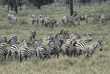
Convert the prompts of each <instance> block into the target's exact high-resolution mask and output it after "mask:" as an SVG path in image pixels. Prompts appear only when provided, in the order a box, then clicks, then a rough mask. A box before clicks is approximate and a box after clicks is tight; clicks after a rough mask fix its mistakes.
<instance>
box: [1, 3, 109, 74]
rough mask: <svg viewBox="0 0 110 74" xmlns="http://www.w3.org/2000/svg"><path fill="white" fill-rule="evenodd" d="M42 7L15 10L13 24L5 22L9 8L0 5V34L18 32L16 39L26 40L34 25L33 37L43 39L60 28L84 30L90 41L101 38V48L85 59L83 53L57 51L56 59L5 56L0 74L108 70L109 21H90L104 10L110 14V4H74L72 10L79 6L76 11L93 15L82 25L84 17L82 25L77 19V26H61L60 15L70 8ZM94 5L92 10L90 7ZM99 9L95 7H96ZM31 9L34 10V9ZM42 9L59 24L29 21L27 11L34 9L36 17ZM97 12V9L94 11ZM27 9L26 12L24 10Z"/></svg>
mask: <svg viewBox="0 0 110 74" xmlns="http://www.w3.org/2000/svg"><path fill="white" fill-rule="evenodd" d="M44 7H46V8H42V9H41V10H38V9H36V10H35V11H34V10H33V9H30V10H25V9H23V10H21V11H20V12H22V13H18V15H17V18H18V23H17V24H16V25H13V24H11V23H9V22H8V20H7V18H6V17H7V14H8V12H6V11H7V9H6V8H4V9H3V8H0V9H1V10H2V11H0V13H2V14H0V19H1V20H2V21H0V36H1V35H5V36H6V37H7V38H8V40H9V38H10V36H11V34H13V33H14V34H17V37H18V41H19V42H20V41H21V40H22V39H27V40H28V33H29V31H30V30H31V29H36V32H37V35H36V38H38V39H43V37H44V36H45V35H47V34H48V33H52V34H56V33H59V32H60V30H61V29H64V28H65V29H66V30H68V31H69V33H72V32H76V33H85V34H92V39H93V41H96V40H103V51H99V49H97V50H96V51H95V53H94V54H93V56H92V57H90V58H87V59H84V56H83V55H81V56H80V57H72V58H71V57H67V56H64V57H63V56H62V53H60V56H59V59H57V58H55V57H54V56H51V59H48V60H45V61H43V60H41V59H37V58H36V57H34V58H32V59H31V60H30V59H28V60H27V61H25V60H23V62H22V63H20V62H19V61H17V60H14V61H10V60H8V59H6V60H2V61H0V74H7V73H8V74H110V70H109V69H110V60H109V59H110V54H109V53H110V48H109V46H110V38H109V37H110V34H109V32H110V29H109V28H110V25H109V24H110V22H109V23H107V24H101V23H96V24H95V25H94V24H93V22H92V19H93V17H95V16H99V15H102V14H103V13H106V14H109V12H110V10H109V9H110V7H108V6H107V5H105V6H104V5H102V6H100V7H99V6H96V5H93V6H90V7H89V6H87V8H85V7H84V6H82V7H81V8H79V7H77V6H74V11H77V9H78V10H79V11H78V13H80V14H85V15H89V13H90V14H91V15H92V16H93V17H90V18H89V21H88V22H89V24H88V25H85V21H82V22H81V25H80V26H78V25H77V22H75V24H76V27H75V28H74V27H69V24H68V25H65V26H63V24H62V22H61V19H62V17H63V16H64V15H67V16H68V15H69V9H67V7H65V6H62V7H61V6H60V7H59V6H58V7H55V8H54V7H49V8H48V7H47V6H44ZM93 9H94V11H92V10H93ZM97 9H98V10H97ZM33 11H34V12H33ZM42 12H45V13H46V14H47V15H49V16H51V17H54V18H55V19H57V20H58V22H59V23H58V24H59V25H58V27H55V28H47V27H44V26H43V27H42V26H36V25H32V24H31V21H30V14H31V13H35V14H36V16H38V17H39V15H40V13H42ZM96 12H97V13H96ZM25 13H26V14H25ZM20 19H25V21H26V22H27V23H26V24H23V25H20V23H22V22H24V21H23V20H22V21H20Z"/></svg>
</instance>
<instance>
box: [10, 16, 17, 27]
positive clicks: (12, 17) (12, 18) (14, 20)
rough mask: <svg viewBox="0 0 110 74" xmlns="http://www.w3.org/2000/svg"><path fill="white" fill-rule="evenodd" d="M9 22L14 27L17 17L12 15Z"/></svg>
mask: <svg viewBox="0 0 110 74" xmlns="http://www.w3.org/2000/svg"><path fill="white" fill-rule="evenodd" d="M11 22H12V23H14V24H15V25H16V23H17V17H16V16H15V15H12V16H11Z"/></svg>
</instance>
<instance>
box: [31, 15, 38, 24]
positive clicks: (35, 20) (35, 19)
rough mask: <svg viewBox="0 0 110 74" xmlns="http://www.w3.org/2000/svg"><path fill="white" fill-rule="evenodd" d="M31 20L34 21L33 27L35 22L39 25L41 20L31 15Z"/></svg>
mask: <svg viewBox="0 0 110 74" xmlns="http://www.w3.org/2000/svg"><path fill="white" fill-rule="evenodd" d="M30 19H31V21H32V25H33V24H34V22H36V24H37V25H38V22H39V19H38V18H37V17H36V16H35V14H31V17H30Z"/></svg>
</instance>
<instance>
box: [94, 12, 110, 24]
mask: <svg viewBox="0 0 110 74" xmlns="http://www.w3.org/2000/svg"><path fill="white" fill-rule="evenodd" d="M109 20H110V15H107V14H103V15H102V16H99V17H95V18H93V23H94V24H95V23H96V22H100V21H101V23H107V22H108V21H109Z"/></svg>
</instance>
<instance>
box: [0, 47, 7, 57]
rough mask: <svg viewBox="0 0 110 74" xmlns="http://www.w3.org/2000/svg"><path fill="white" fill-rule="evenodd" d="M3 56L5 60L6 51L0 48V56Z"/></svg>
mask: <svg viewBox="0 0 110 74" xmlns="http://www.w3.org/2000/svg"><path fill="white" fill-rule="evenodd" d="M2 55H3V56H4V57H5V59H6V55H7V49H6V48H3V47H0V56H2Z"/></svg>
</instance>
